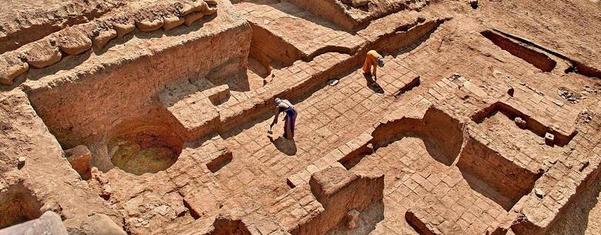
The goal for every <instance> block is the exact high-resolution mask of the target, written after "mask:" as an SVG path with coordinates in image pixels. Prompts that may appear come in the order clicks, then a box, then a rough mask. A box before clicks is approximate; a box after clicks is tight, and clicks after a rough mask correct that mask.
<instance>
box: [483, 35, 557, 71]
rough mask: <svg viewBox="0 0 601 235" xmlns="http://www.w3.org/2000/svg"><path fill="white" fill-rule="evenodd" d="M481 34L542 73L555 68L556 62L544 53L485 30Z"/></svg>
mask: <svg viewBox="0 0 601 235" xmlns="http://www.w3.org/2000/svg"><path fill="white" fill-rule="evenodd" d="M481 34H482V36H484V37H486V38H487V39H488V40H490V41H491V42H493V43H494V44H495V45H497V46H499V47H500V48H501V49H503V50H505V51H507V52H509V53H511V54H512V55H514V56H516V57H519V58H521V59H523V60H525V61H526V62H528V63H530V64H532V65H533V66H534V67H536V68H538V69H540V70H541V71H543V72H551V71H553V69H555V66H557V62H556V61H555V60H553V59H551V58H550V57H549V56H547V55H546V54H545V53H542V52H539V51H537V50H534V49H531V48H528V47H527V46H525V45H523V44H520V43H518V42H515V41H513V40H511V39H509V38H506V37H503V36H502V35H500V34H498V33H495V32H493V31H490V30H486V31H483V32H481Z"/></svg>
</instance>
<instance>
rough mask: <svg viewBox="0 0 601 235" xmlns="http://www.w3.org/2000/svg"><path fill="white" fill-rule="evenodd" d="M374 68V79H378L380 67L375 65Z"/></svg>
mask: <svg viewBox="0 0 601 235" xmlns="http://www.w3.org/2000/svg"><path fill="white" fill-rule="evenodd" d="M376 63H377V62H376ZM373 67H374V78H378V65H377V64H374V65H373Z"/></svg>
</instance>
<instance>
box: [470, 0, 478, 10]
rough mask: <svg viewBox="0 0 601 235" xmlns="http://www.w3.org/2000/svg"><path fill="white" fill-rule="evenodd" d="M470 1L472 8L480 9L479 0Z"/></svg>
mask: <svg viewBox="0 0 601 235" xmlns="http://www.w3.org/2000/svg"><path fill="white" fill-rule="evenodd" d="M469 1H470V6H472V8H473V9H476V8H478V0H469Z"/></svg>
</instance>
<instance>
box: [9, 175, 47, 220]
mask: <svg viewBox="0 0 601 235" xmlns="http://www.w3.org/2000/svg"><path fill="white" fill-rule="evenodd" d="M41 207H42V203H41V202H40V201H38V199H37V198H36V197H35V196H34V195H33V192H31V191H30V190H29V189H28V188H27V187H25V186H24V185H23V184H22V183H18V184H14V185H11V186H9V187H8V189H7V190H6V191H3V192H1V193H0V229H2V228H5V227H9V226H12V225H16V224H20V223H23V222H26V221H29V220H32V219H37V218H38V217H40V216H41V215H42V211H41Z"/></svg>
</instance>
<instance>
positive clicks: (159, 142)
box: [107, 126, 183, 175]
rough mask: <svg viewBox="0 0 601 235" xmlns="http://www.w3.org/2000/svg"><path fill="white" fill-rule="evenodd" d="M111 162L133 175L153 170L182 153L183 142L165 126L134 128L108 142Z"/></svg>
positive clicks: (174, 159) (167, 165)
mask: <svg viewBox="0 0 601 235" xmlns="http://www.w3.org/2000/svg"><path fill="white" fill-rule="evenodd" d="M107 147H108V150H109V154H110V158H111V162H112V163H113V164H114V165H115V166H116V167H118V168H120V169H122V170H124V171H126V172H129V173H132V174H135V175H141V174H144V173H156V172H159V171H162V170H166V169H167V168H169V167H170V166H171V165H173V164H174V163H175V162H176V161H177V158H178V156H179V154H180V153H181V152H182V148H183V141H182V139H181V138H180V137H179V136H178V135H177V134H175V133H173V132H171V131H170V130H169V129H168V128H166V127H156V126H144V127H137V128H135V129H133V130H132V131H128V132H127V133H122V134H119V135H116V136H114V137H112V138H111V139H110V140H109V141H108V146H107Z"/></svg>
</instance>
